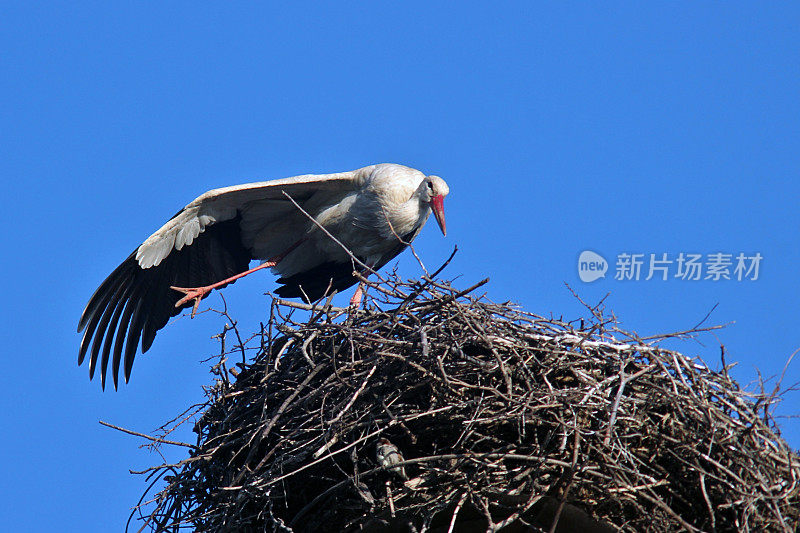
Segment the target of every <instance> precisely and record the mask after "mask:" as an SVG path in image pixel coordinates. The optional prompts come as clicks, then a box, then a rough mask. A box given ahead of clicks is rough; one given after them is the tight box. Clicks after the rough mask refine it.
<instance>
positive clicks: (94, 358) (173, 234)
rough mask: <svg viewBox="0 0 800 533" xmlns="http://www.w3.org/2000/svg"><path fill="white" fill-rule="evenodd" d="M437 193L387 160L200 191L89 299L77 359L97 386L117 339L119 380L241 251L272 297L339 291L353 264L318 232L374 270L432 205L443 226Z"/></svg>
mask: <svg viewBox="0 0 800 533" xmlns="http://www.w3.org/2000/svg"><path fill="white" fill-rule="evenodd" d="M448 192H449V189H448V187H447V184H446V183H445V182H444V180H442V179H441V178H439V177H438V176H425V175H424V174H423V173H422V172H420V171H418V170H415V169H412V168H409V167H405V166H402V165H396V164H380V165H371V166H368V167H364V168H360V169H358V170H353V171H351V172H342V173H337V174H323V175H303V176H296V177H293V178H286V179H280V180H273V181H264V182H258V183H249V184H245V185H236V186H233V187H225V188H221V189H214V190H211V191H208V192H207V193H205V194H203V195H201V196H199V197H198V198H196V199H195V200H194V201H192V202H191V203H189V204H188V205H187V206H186V207H184V208H183V209H182V210H181V211H180V212H179V213H178V214H176V215H175V216H174V217H173V218H172V219H170V220H169V221H168V222H167V223H166V224H164V225H163V226H162V227H161V228H159V229H158V230H157V231H156V232H155V233H153V234H152V235H151V236H150V237H148V238H147V239H146V240H145V241H144V242H143V243H142V244H141V245H140V246H139V247H138V248H137V249H136V251H134V253H133V254H131V256H130V257H128V259H127V260H126V261H125V262H123V263H122V264H121V265H120V266H119V267H118V268H117V269H116V270H114V272H113V273H112V274H111V275H110V276H109V277H108V278H107V279H106V280H105V281H104V282H103V283H102V284H101V286H100V287H99V288H98V289H97V291H96V292H95V294H94V295H93V296H92V297H91V298H90V300H89V303H88V305H87V306H86V309H85V310H84V312H83V315H82V316H81V320H80V323H79V326H78V331H81V330H84V329H85V333H84V336H83V340H82V342H81V347H80V351H79V358H78V361H79V364H80V363H82V362H83V360H84V358H85V356H86V354H87V353H89V354H90V358H89V361H90V363H89V373H90V377H91V376H93V375H94V371H95V368H96V364H97V362H98V361H99V362H100V365H101V377H102V383H103V386H105V376H106V369H107V365H108V363H109V362H111V363H112V367H113V377H114V385H115V386H116V385H117V375H118V371H119V366H120V362H121V360H122V353H123V347H124V354H125V357H124V361H125V379H126V381H127V380H128V378H129V376H130V368H131V365H132V364H133V358H134V355H135V352H136V349H137V346H138V343H139V341H140V340H141V343H142V352H145V351H147V350H148V349H149V348H150V346H151V344H152V342H153V339H154V338H155V334H156V332H157V331H158V330H159V329H161V328H162V327H163V326H164V325H165V324H166V323H167V321H168V320H169V317H170V316H174V315H175V314H177V313H178V312H179V310H180V309H182V308H185V307H189V306H191V305H192V303H191V302H192V300H195V304H196V302H199V300H200V298H202V297H204V296H206V295H207V294H208V292H209V291H210V290H211V289H213V288H218V287H221V286H224V285H225V284H227V283H232V282H233V281H235V279H237V278H238V277H241V276H242V275H245V274H247V273H249V272H250V271H249V270H248V266H249V263H250V261H251V260H252V259H259V260H261V261H264V263H263V264H262V265H261V266H260V267H257V268H256V269H259V268H272V269H273V270H274V271H275V272H276V273H278V274H280V275H281V278H280V279H279V280H278V282H279V283H281V284H282V286H281V287H279V288H278V289H277V291H276V292H277V293H278V294H279V295H280V296H286V297H302V298H304V299H306V300H316V299H318V298H320V297H322V296H323V295H324V294H325V293H326V292H327V291H337V290H342V289H344V288H347V287H349V286H351V285H353V284H354V283H356V281H357V279H356V278H355V277H354V276H353V267H354V265H353V261H352V259H351V258H350V256H349V254H348V253H347V251H345V250H344V249H342V246H341V245H340V244H338V243H336V242H335V241H334V240H333V239H331V238H330V236H329V235H327V233H330V234H331V235H333V236H334V237H335V238H336V239H337V240H338V241H339V242H340V243H341V244H342V245H344V246H345V247H346V248H347V249H348V250H349V251H350V252H352V253H353V254H354V255H355V256H356V257H357V258H358V259H359V260H360V261H361V262H363V263H364V264H366V265H369V267H370V268H373V269H378V268H380V267H381V266H383V265H384V264H386V263H387V262H388V261H389V260H391V259H392V258H393V257H395V256H396V255H397V254H398V253H400V252H401V251H402V250H403V249H404V248H405V246H406V244H407V243H409V242H411V240H413V239H414V238H415V237H416V236H417V234H418V233H419V231H420V230H421V229H422V226H423V225H424V224H425V221H426V220H427V219H428V217H429V216H430V214H431V212H433V213H434V215H435V216H436V219H437V222H438V223H439V226H440V227H441V229H442V232H443V233H445V230H446V228H445V221H444V208H443V203H442V202H443V200H444V197H445V196H447V194H448ZM295 204H297V205H295ZM298 206H299V207H300V208H302V211H301V209H299V208H298ZM303 211H305V213H303ZM312 218H313V220H312ZM320 228H324V231H323V230H322V229H320ZM326 232H327V233H326ZM398 237H400V239H398ZM256 269H253V270H256ZM171 287H175V288H177V289H178V290H180V291H181V292H183V293H184V294H186V296H184V297H183V298H181V294H180V293H179V292H178V291H177V290H173V288H171ZM183 287H188V288H187V289H183ZM176 306H177V308H176ZM112 348H113V356H112Z"/></svg>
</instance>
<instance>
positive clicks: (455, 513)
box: [447, 492, 467, 533]
mask: <svg viewBox="0 0 800 533" xmlns="http://www.w3.org/2000/svg"><path fill="white" fill-rule="evenodd" d="M466 501H467V493H466V492H465V493H463V494H462V495H461V498H460V499H459V500H458V503H457V504H456V508H455V509H454V510H453V516H452V517H450V527H448V528H447V533H453V528H454V527H456V518H458V512H459V511H460V510H461V507H462V506H463V505H464V502H466Z"/></svg>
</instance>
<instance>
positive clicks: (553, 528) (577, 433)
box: [549, 417, 581, 533]
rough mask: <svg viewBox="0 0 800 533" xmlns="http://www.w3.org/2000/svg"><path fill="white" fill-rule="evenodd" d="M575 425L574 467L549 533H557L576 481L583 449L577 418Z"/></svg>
mask: <svg viewBox="0 0 800 533" xmlns="http://www.w3.org/2000/svg"><path fill="white" fill-rule="evenodd" d="M573 423H574V427H575V442H574V443H573V446H574V448H573V450H572V465H571V466H570V468H569V473H568V476H567V477H568V479H567V486H566V487H565V488H564V493H563V494H562V495H561V498H559V502H558V508H557V509H556V513H555V516H553V523H552V524H551V525H550V530H549V533H555V531H556V527H557V526H558V520H559V518H561V513H562V512H563V511H564V504H565V503H566V502H567V495H568V494H569V489H570V488H571V487H572V482H573V481H574V480H575V471H576V469H577V468H578V451H579V450H580V447H581V431H580V428H579V427H578V419H577V417H576V418H575V420H574V422H573Z"/></svg>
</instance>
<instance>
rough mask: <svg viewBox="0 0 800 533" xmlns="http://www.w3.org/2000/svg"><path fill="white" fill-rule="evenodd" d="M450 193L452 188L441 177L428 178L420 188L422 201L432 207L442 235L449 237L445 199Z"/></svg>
mask: <svg viewBox="0 0 800 533" xmlns="http://www.w3.org/2000/svg"><path fill="white" fill-rule="evenodd" d="M449 192H450V187H448V186H447V183H445V181H444V180H443V179H442V178H440V177H439V176H426V177H425V179H424V180H422V183H421V184H420V186H419V197H420V201H422V202H424V203H427V204H428V205H429V206H430V208H431V211H433V216H434V217H436V222H438V223H439V228H440V229H441V230H442V235H447V226H446V225H445V223H444V197H445V196H447V195H448V193H449Z"/></svg>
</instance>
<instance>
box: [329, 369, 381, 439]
mask: <svg viewBox="0 0 800 533" xmlns="http://www.w3.org/2000/svg"><path fill="white" fill-rule="evenodd" d="M376 368H378V365H372V368H371V369H370V371H369V373H368V374H367V377H365V378H364V381H363V382H362V383H361V386H360V387H359V388H358V390H357V391H356V392H355V394H353V397H352V398H350V401H349V402H347V405H345V406H344V409H342V410H341V411H339V414H338V415H336V417H335V418H334V419H333V420H331V421H330V422H329V423H328V425H329V426H332V425H334V424H335V423H336V422H338V421H339V420H340V419H341V418H342V417H343V416H344V414H345V413H346V412H347V411H349V410H350V408H351V407H352V406H353V404H354V403H355V401H356V399H357V398H358V396H359V395H360V394H361V393H362V392H364V388H365V387H366V386H367V383H368V382H369V378H371V377H372V374H374V373H375V369H376Z"/></svg>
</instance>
